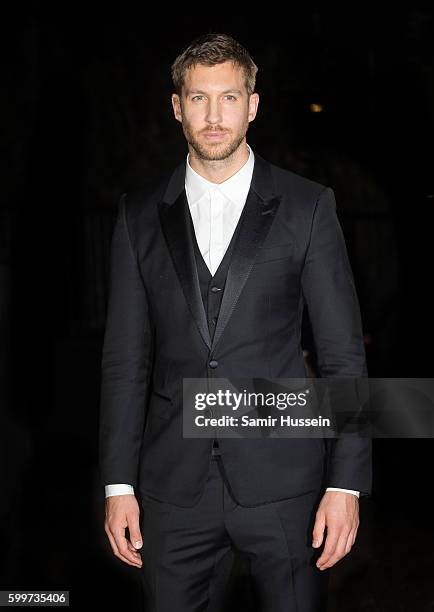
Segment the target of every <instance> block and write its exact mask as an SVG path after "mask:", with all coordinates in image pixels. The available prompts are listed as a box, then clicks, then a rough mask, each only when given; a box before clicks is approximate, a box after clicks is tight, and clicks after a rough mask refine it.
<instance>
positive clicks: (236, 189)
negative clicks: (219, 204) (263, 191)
mask: <svg viewBox="0 0 434 612" xmlns="http://www.w3.org/2000/svg"><path fill="white" fill-rule="evenodd" d="M246 144H247V143H246ZM247 147H248V149H249V158H248V160H247V161H246V163H245V164H244V166H242V167H241V168H240V169H239V170H238V172H236V173H235V174H233V175H232V176H231V177H229V178H228V179H226V181H223V183H212V182H211V181H208V180H207V179H206V178H204V177H203V176H201V175H200V174H198V173H197V172H196V171H195V170H193V168H192V167H191V166H190V162H189V154H188V155H187V164H186V172H185V189H186V192H187V194H188V203H189V205H190V206H194V205H195V204H196V203H197V202H198V201H199V200H200V199H201V198H202V197H203V196H204V195H205V193H207V192H208V191H209V190H210V189H215V188H217V189H219V190H220V191H221V192H222V193H223V195H225V196H226V197H227V198H229V199H230V200H231V201H232V202H234V203H235V204H240V203H241V204H244V202H245V199H246V197H247V193H248V191H249V189H250V183H251V181H252V175H253V167H254V164H255V156H254V154H253V151H252V149H251V147H250V146H249V145H248V144H247Z"/></svg>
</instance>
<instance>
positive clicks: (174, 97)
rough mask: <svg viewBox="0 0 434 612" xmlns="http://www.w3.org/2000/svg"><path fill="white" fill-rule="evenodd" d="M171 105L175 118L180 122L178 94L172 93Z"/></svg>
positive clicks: (180, 113) (180, 112)
mask: <svg viewBox="0 0 434 612" xmlns="http://www.w3.org/2000/svg"><path fill="white" fill-rule="evenodd" d="M172 107H173V114H174V115H175V119H177V121H180V122H181V123H182V110H181V101H180V99H179V96H178V94H175V93H174V94H172Z"/></svg>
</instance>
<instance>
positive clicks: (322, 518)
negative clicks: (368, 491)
mask: <svg viewBox="0 0 434 612" xmlns="http://www.w3.org/2000/svg"><path fill="white" fill-rule="evenodd" d="M359 523H360V521H359V500H358V498H357V497H356V496H355V495H353V494H352V493H344V492H343V491H327V492H326V493H325V494H324V496H323V498H322V499H321V503H320V505H319V507H318V510H317V513H316V519H315V525H314V528H313V534H312V535H313V542H312V546H313V547H314V548H318V547H319V546H321V544H322V541H323V538H324V529H325V527H327V536H326V540H325V545H324V550H323V551H322V554H321V556H320V557H319V559H318V560H317V562H316V565H317V567H318V568H319V569H320V570H324V569H328V568H329V567H332V566H333V565H334V564H335V563H336V562H337V561H339V560H340V559H342V557H345V555H347V554H348V553H349V552H350V550H351V548H352V546H353V544H354V542H355V540H356V534H357V529H358V527H359Z"/></svg>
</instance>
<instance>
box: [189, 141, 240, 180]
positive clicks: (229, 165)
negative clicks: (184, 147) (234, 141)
mask: <svg viewBox="0 0 434 612" xmlns="http://www.w3.org/2000/svg"><path fill="white" fill-rule="evenodd" d="M248 159H249V149H248V147H247V144H246V142H245V141H244V142H242V143H241V144H240V146H239V147H238V149H237V150H236V151H234V152H233V154H232V155H231V156H229V157H227V158H226V159H219V160H212V161H210V160H207V159H202V158H201V157H197V155H196V152H195V151H194V150H193V149H192V148H191V147H190V146H189V157H188V161H189V164H190V166H191V167H192V168H193V170H194V171H195V172H197V173H198V174H200V176H202V177H203V178H205V179H206V180H207V181H210V182H211V183H218V184H219V183H223V182H224V181H226V180H227V179H228V178H230V177H231V176H233V175H234V174H236V173H237V172H238V170H240V168H242V167H243V166H244V164H245V163H246V162H247V160H248Z"/></svg>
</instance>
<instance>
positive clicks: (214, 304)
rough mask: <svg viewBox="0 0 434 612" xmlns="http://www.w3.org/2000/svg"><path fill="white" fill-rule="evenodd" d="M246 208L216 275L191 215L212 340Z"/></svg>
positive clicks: (198, 272) (203, 298) (202, 293)
mask: <svg viewBox="0 0 434 612" xmlns="http://www.w3.org/2000/svg"><path fill="white" fill-rule="evenodd" d="M244 210H245V208H243V211H242V212H241V215H240V218H239V220H238V223H237V225H236V227H235V230H234V233H233V235H232V238H231V241H230V243H229V245H228V248H227V249H226V253H225V254H224V256H223V259H222V260H221V262H220V264H219V266H218V268H217V270H216V271H215V274H214V276H213V275H212V274H211V272H210V271H209V269H208V266H207V265H206V263H205V261H204V259H203V257H202V253H201V252H200V249H199V245H198V244H197V240H196V235H195V231H194V225H193V220H192V218H191V215H189V219H190V224H191V235H192V237H193V246H194V255H195V259H196V268H197V274H198V277H199V285H200V293H201V295H202V301H203V306H204V308H205V313H206V318H207V321H208V329H209V333H210V337H211V341H212V340H213V338H214V331H215V327H216V323H217V318H218V315H219V312H220V305H221V301H222V296H223V290H224V288H225V283H226V276H227V273H228V268H229V264H230V263H231V257H232V252H233V250H234V246H235V243H236V240H237V236H238V234H239V233H240V228H241V224H242V221H243V217H244Z"/></svg>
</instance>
